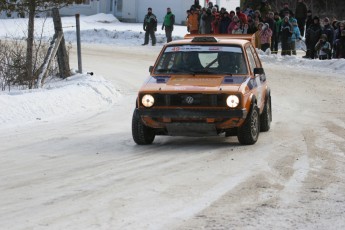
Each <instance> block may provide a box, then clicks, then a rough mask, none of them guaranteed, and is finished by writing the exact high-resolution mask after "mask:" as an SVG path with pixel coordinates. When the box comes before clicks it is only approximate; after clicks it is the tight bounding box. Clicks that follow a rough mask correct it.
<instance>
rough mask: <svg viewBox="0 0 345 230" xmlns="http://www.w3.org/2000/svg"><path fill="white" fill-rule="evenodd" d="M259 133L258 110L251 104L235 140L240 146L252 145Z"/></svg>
mask: <svg viewBox="0 0 345 230" xmlns="http://www.w3.org/2000/svg"><path fill="white" fill-rule="evenodd" d="M259 133H260V120H259V109H258V107H257V105H256V104H253V105H252V108H251V110H250V113H249V114H248V116H247V118H246V120H245V121H244V124H243V125H242V126H241V127H239V129H238V134H237V138H238V141H239V142H240V143H241V144H242V145H252V144H255V143H256V141H257V140H258V138H259Z"/></svg>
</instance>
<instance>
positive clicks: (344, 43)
mask: <svg viewBox="0 0 345 230" xmlns="http://www.w3.org/2000/svg"><path fill="white" fill-rule="evenodd" d="M334 50H335V58H345V30H342V31H341V36H340V38H339V39H337V40H336V41H335V44H334Z"/></svg>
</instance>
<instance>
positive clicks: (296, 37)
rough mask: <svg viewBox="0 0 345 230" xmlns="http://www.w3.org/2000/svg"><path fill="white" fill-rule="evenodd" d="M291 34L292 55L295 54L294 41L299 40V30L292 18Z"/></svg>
mask: <svg viewBox="0 0 345 230" xmlns="http://www.w3.org/2000/svg"><path fill="white" fill-rule="evenodd" d="M292 29H293V32H292V36H291V51H292V54H293V55H296V41H297V40H301V39H302V38H301V32H300V30H299V27H298V24H297V20H296V19H293V20H292Z"/></svg>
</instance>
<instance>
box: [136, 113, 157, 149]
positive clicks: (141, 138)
mask: <svg viewBox="0 0 345 230" xmlns="http://www.w3.org/2000/svg"><path fill="white" fill-rule="evenodd" d="M155 136H156V134H155V132H154V130H153V129H152V128H150V127H147V126H145V125H144V124H143V122H142V120H141V118H140V116H139V114H138V112H137V110H134V113H133V118H132V137H133V140H134V141H135V143H137V144H138V145H150V144H152V142H153V141H154V139H155Z"/></svg>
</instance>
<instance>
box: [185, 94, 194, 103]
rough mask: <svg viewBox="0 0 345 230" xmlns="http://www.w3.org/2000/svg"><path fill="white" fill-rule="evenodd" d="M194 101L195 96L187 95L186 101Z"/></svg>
mask: <svg viewBox="0 0 345 230" xmlns="http://www.w3.org/2000/svg"><path fill="white" fill-rule="evenodd" d="M193 101H194V98H193V97H191V96H188V97H186V102H187V103H188V104H193Z"/></svg>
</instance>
